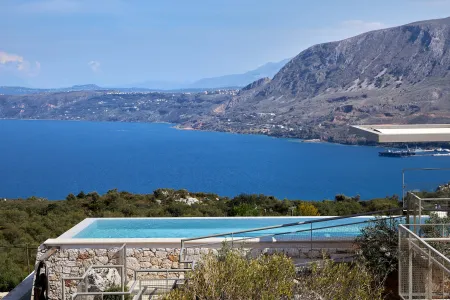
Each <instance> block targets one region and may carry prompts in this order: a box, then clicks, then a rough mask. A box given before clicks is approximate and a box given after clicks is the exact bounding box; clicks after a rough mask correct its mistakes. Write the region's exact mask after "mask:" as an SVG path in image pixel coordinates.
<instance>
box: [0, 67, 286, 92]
mask: <svg viewBox="0 0 450 300" xmlns="http://www.w3.org/2000/svg"><path fill="white" fill-rule="evenodd" d="M288 61H289V59H285V60H282V61H280V62H276V63H273V62H269V63H267V64H264V65H262V66H261V67H259V68H257V69H255V70H252V71H249V72H246V73H243V74H233V75H224V76H219V77H211V78H204V79H200V80H197V81H195V82H193V83H178V82H169V81H145V82H141V83H137V84H131V85H123V86H113V87H100V86H98V85H95V84H85V85H74V86H72V87H67V88H55V89H40V88H28V87H21V86H0V94H5V95H23V94H35V93H48V92H69V91H92V90H118V91H128V92H133V91H134V92H145V91H171V92H183V91H190V92H198V91H202V90H214V89H220V88H228V89H229V88H234V89H239V88H241V87H244V86H246V85H248V84H250V83H251V82H253V81H255V80H258V79H260V78H263V77H270V78H272V77H273V76H274V75H275V74H276V73H277V72H278V71H279V70H280V69H281V68H282V67H283V66H284V65H285V64H286V63H287V62H288ZM0 79H1V78H0ZM0 83H1V80H0Z"/></svg>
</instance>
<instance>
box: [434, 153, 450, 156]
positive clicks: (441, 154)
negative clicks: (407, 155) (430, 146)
mask: <svg viewBox="0 0 450 300" xmlns="http://www.w3.org/2000/svg"><path fill="white" fill-rule="evenodd" d="M433 156H450V153H435V154H433Z"/></svg>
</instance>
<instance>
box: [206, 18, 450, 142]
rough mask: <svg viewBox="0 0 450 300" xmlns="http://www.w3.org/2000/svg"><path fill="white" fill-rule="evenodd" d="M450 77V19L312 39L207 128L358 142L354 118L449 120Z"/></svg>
mask: <svg viewBox="0 0 450 300" xmlns="http://www.w3.org/2000/svg"><path fill="white" fill-rule="evenodd" d="M449 80H450V18H446V19H439V20H429V21H421V22H416V23H411V24H407V25H404V26H399V27H394V28H388V29H382V30H377V31H372V32H368V33H364V34H361V35H358V36H355V37H352V38H349V39H345V40H342V41H337V42H331V43H324V44H319V45H315V46H312V47H310V48H308V49H306V50H304V51H302V52H301V53H300V54H298V55H297V56H296V57H295V58H293V59H292V60H290V61H289V62H288V63H287V64H286V65H285V66H284V67H283V68H282V69H281V70H280V71H279V72H278V73H277V74H276V75H275V76H274V78H273V79H272V80H268V79H265V80H263V81H261V80H260V81H257V82H255V83H253V84H252V85H250V86H248V87H246V88H244V89H242V90H241V91H240V93H239V94H238V95H237V96H235V97H233V99H231V100H230V102H229V103H227V104H226V106H225V109H224V110H222V111H220V114H216V115H215V116H214V117H213V118H210V119H207V120H206V121H204V122H202V127H203V128H207V129H217V130H231V131H235V130H239V131H249V132H262V133H267V132H270V133H272V134H273V133H274V132H277V131H281V132H283V135H291V134H292V135H294V136H300V137H308V138H320V137H321V138H323V139H328V140H331V141H342V142H355V141H356V140H355V139H354V137H349V136H348V133H347V125H348V124H364V123H441V122H449V121H450V114H449V112H450V84H449V83H450V81H449ZM280 126H281V127H280ZM237 128H239V129H237Z"/></svg>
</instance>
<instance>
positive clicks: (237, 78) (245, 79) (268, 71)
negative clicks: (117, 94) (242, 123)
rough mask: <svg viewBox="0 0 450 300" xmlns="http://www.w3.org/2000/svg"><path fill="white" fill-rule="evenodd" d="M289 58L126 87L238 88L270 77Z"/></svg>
mask: <svg viewBox="0 0 450 300" xmlns="http://www.w3.org/2000/svg"><path fill="white" fill-rule="evenodd" d="M289 60H290V59H284V60H282V61H279V62H269V63H266V64H264V65H262V66H260V67H259V68H257V69H255V70H252V71H248V72H245V73H242V74H232V75H224V76H218V77H211V78H203V79H200V80H197V81H195V82H192V83H180V82H170V81H145V82H141V83H137V84H132V85H128V86H127V87H130V88H132V87H133V88H146V89H152V90H175V89H176V90H181V89H217V88H240V87H244V86H246V85H248V84H250V83H252V82H253V81H255V80H258V79H260V78H264V77H270V78H272V77H273V76H274V75H275V74H276V73H277V72H278V71H279V70H280V69H281V68H282V67H283V66H284V65H285V64H286V63H287V62H288V61H289Z"/></svg>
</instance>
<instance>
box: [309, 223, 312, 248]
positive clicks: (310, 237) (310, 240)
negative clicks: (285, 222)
mask: <svg viewBox="0 0 450 300" xmlns="http://www.w3.org/2000/svg"><path fill="white" fill-rule="evenodd" d="M310 225H311V227H310V229H309V230H310V231H309V232H310V234H309V245H310V247H311V248H310V249H311V251H312V248H313V246H312V236H313V231H312V223H311V224H310Z"/></svg>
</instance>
